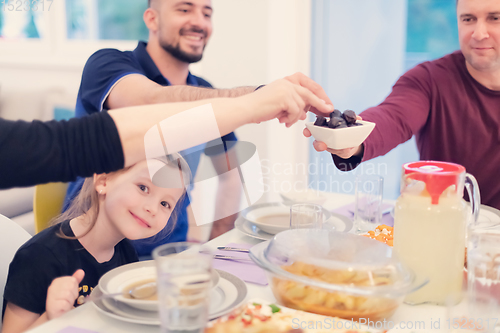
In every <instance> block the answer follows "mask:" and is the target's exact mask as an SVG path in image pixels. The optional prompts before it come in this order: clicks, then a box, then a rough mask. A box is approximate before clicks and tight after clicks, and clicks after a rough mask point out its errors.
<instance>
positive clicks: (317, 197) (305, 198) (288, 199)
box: [280, 188, 327, 206]
mask: <svg viewBox="0 0 500 333" xmlns="http://www.w3.org/2000/svg"><path fill="white" fill-rule="evenodd" d="M280 196H281V198H282V199H283V203H284V204H285V205H289V206H291V205H294V204H296V203H303V202H305V203H313V204H316V205H320V206H321V205H323V204H324V203H325V201H326V199H327V197H326V195H325V193H324V192H321V191H316V190H313V189H310V188H308V189H304V190H302V191H293V190H292V191H290V192H281V193H280Z"/></svg>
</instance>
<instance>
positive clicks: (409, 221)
mask: <svg viewBox="0 0 500 333" xmlns="http://www.w3.org/2000/svg"><path fill="white" fill-rule="evenodd" d="M466 207H467V206H466V205H465V201H464V200H463V199H461V198H459V197H457V196H450V197H441V198H439V203H438V204H434V205H433V204H431V198H430V197H428V196H418V195H412V194H402V195H401V196H400V197H399V199H398V200H397V202H396V206H395V210H394V251H395V253H396V254H397V255H398V256H399V258H400V259H401V261H402V262H403V263H405V264H406V265H407V266H408V267H409V268H411V269H412V270H413V271H414V272H415V275H416V282H417V283H420V282H422V281H424V280H425V279H429V283H428V284H427V285H425V286H424V287H422V288H421V289H419V290H417V291H415V292H414V293H411V294H409V295H408V296H407V297H406V298H405V302H406V303H410V304H420V303H432V304H440V305H445V304H446V303H447V301H448V299H449V297H450V296H452V295H458V294H460V292H461V291H462V282H463V269H464V251H465V225H466V221H467V218H468V209H467V208H466ZM452 301H453V300H452ZM454 301H455V302H458V299H457V300H454Z"/></svg>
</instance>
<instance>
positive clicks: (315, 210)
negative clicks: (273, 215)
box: [290, 203, 323, 229]
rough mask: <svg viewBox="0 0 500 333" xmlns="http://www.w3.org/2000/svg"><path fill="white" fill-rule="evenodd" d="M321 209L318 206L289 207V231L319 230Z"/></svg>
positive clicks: (320, 226) (305, 204)
mask: <svg viewBox="0 0 500 333" xmlns="http://www.w3.org/2000/svg"><path fill="white" fill-rule="evenodd" d="M322 227H323V208H322V207H321V206H320V205H315V204H308V203H301V204H295V205H292V206H291V207H290V229H321V228H322Z"/></svg>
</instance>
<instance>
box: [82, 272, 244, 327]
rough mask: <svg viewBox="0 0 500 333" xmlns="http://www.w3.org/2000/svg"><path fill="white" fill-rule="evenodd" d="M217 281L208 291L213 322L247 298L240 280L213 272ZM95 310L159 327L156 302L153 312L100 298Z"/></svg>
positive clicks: (99, 293) (209, 315)
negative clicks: (217, 278)
mask: <svg viewBox="0 0 500 333" xmlns="http://www.w3.org/2000/svg"><path fill="white" fill-rule="evenodd" d="M214 271H216V272H217V275H218V276H219V281H218V283H217V285H216V286H215V287H213V288H212V290H211V291H210V305H209V310H208V312H209V313H208V319H209V320H213V319H216V318H218V317H220V316H223V315H225V314H227V313H229V312H231V311H233V310H234V309H236V308H238V307H240V306H241V305H242V304H243V302H244V301H245V299H246V297H247V287H246V284H245V282H243V281H242V280H241V279H240V278H238V277H236V276H234V275H232V274H230V273H227V272H225V271H220V270H214ZM92 292H93V293H94V292H95V293H96V295H95V296H97V297H99V296H101V295H103V291H102V289H101V287H100V285H97V287H96V288H94V290H93V291H92ZM93 304H94V306H95V307H96V308H97V310H98V311H99V312H101V313H103V314H105V315H106V316H109V317H112V318H115V319H118V320H121V321H125V322H130V323H135V324H144V325H156V326H158V325H160V318H159V314H158V302H157V301H156V308H155V310H154V311H150V310H144V309H141V308H138V307H133V306H131V305H130V303H125V302H121V301H119V300H116V299H114V298H100V299H98V300H97V301H95V302H93Z"/></svg>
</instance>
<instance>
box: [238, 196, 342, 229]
mask: <svg viewBox="0 0 500 333" xmlns="http://www.w3.org/2000/svg"><path fill="white" fill-rule="evenodd" d="M241 214H242V216H243V218H245V219H246V220H248V221H250V222H251V223H253V224H254V225H256V226H257V227H258V228H259V229H261V230H262V231H264V232H267V233H269V234H272V235H274V234H277V233H279V232H282V231H285V230H288V229H290V207H289V206H285V205H283V204H282V203H280V202H278V203H276V202H275V203H265V204H260V205H254V206H251V207H249V208H247V209H245V210H244V211H243V212H242V213H241ZM271 216H272V217H273V218H272V219H265V220H263V219H262V218H268V217H271ZM331 216H332V214H331V213H330V212H329V211H328V210H326V209H324V208H323V218H324V221H328V220H329V219H330V217H331Z"/></svg>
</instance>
